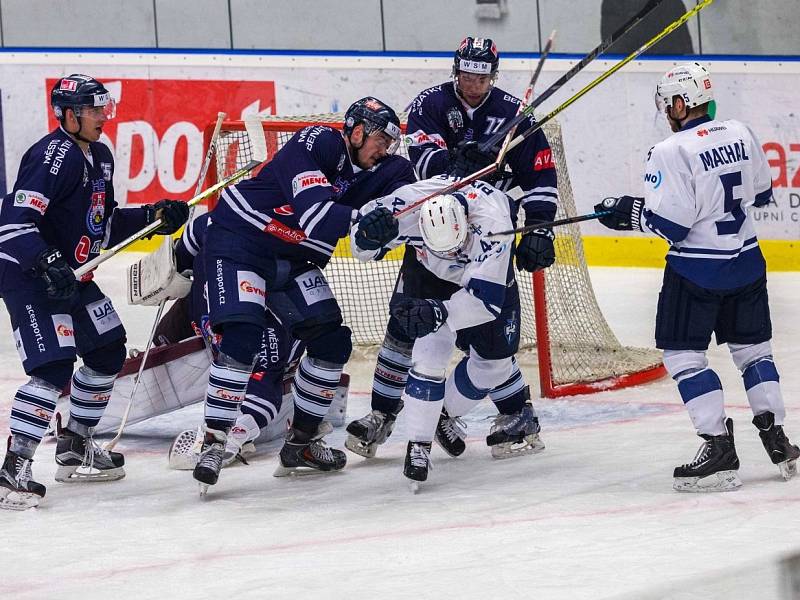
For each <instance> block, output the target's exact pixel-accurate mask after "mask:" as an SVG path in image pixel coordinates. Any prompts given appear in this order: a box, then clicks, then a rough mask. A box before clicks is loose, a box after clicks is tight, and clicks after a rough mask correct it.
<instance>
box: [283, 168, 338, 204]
mask: <svg viewBox="0 0 800 600" xmlns="http://www.w3.org/2000/svg"><path fill="white" fill-rule="evenodd" d="M320 186H323V187H324V186H330V182H328V178H327V177H325V175H324V174H323V173H322V171H303V172H302V173H298V174H297V175H295V176H294V179H292V196H293V197H294V198H297V195H298V194H300V193H302V192H304V191H306V190H309V189H311V188H313V187H320Z"/></svg>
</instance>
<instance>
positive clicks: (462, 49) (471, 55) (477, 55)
mask: <svg viewBox="0 0 800 600" xmlns="http://www.w3.org/2000/svg"><path fill="white" fill-rule="evenodd" d="M499 66H500V54H499V53H498V52H497V45H496V44H495V43H494V42H493V41H492V40H491V39H489V38H479V37H476V38H473V37H465V38H464V39H463V40H462V42H461V44H460V45H459V47H458V50H456V54H455V56H454V57H453V75H456V74H457V73H458V72H459V71H464V72H465V73H476V74H479V75H493V76H494V75H496V74H497V69H498V67H499Z"/></svg>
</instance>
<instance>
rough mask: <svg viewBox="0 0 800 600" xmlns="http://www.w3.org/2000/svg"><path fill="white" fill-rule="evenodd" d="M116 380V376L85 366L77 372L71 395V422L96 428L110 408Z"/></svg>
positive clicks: (73, 377)
mask: <svg viewBox="0 0 800 600" xmlns="http://www.w3.org/2000/svg"><path fill="white" fill-rule="evenodd" d="M116 378H117V376H116V374H114V375H106V374H105V373H100V372H98V371H95V370H94V369H90V368H89V367H87V366H85V365H84V366H83V367H81V368H80V369H78V370H77V371H75V373H74V374H73V375H72V388H71V390H70V394H69V400H70V409H69V416H70V421H75V422H77V423H80V424H81V425H84V426H85V427H96V426H97V423H98V422H99V421H100V418H101V417H102V416H103V412H105V410H106V406H108V401H109V399H110V398H111V390H112V389H113V388H114V380H115V379H116Z"/></svg>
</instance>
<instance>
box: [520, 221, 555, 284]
mask: <svg viewBox="0 0 800 600" xmlns="http://www.w3.org/2000/svg"><path fill="white" fill-rule="evenodd" d="M555 237H556V236H555V235H553V230H552V229H534V230H533V231H529V232H528V233H526V234H525V235H523V236H522V239H521V240H520V241H519V246H517V251H516V255H515V257H516V262H517V270H518V271H528V273H533V272H534V271H539V270H541V269H546V268H547V267H549V266H550V265H552V264H553V263H554V262H555V261H556V250H555V247H554V246H553V240H554V239H555Z"/></svg>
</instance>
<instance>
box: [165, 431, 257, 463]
mask: <svg viewBox="0 0 800 600" xmlns="http://www.w3.org/2000/svg"><path fill="white" fill-rule="evenodd" d="M202 447H203V434H202V429H185V430H184V431H181V432H180V433H179V434H178V435H177V436H176V437H175V439H174V440H173V442H172V445H171V446H170V448H169V468H170V469H175V470H177V471H191V470H193V469H194V468H195V466H196V465H197V459H198V458H200V452H201V450H202ZM255 452H256V445H255V443H254V442H253V440H250V439H247V432H246V431H244V430H243V429H242V428H240V427H238V426H236V425H234V426H233V427H232V428H231V430H230V432H229V433H228V439H227V441H226V442H225V452H224V453H223V456H222V467H223V468H225V467H228V466H230V465H232V464H233V463H235V462H236V461H239V462H242V463H244V464H247V457H248V456H252V455H253V454H255Z"/></svg>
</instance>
